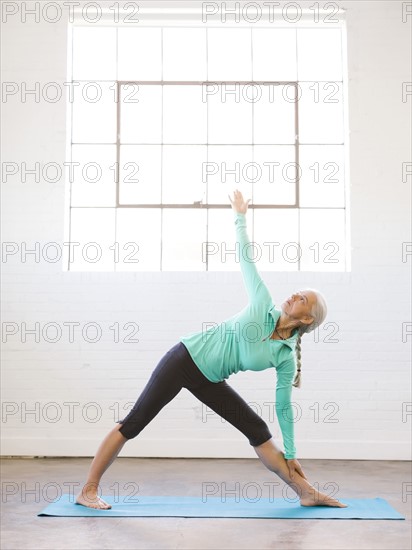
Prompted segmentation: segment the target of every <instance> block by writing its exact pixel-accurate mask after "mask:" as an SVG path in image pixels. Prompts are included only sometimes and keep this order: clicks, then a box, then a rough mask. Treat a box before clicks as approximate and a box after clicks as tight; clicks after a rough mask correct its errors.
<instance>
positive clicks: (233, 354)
mask: <svg viewBox="0 0 412 550" xmlns="http://www.w3.org/2000/svg"><path fill="white" fill-rule="evenodd" d="M232 212H233V213H234V219H235V227H236V240H237V242H238V243H239V245H240V250H239V258H240V268H241V271H242V275H243V280H244V284H245V287H246V291H247V294H248V298H249V300H248V304H247V305H246V306H245V307H244V308H243V309H242V310H241V311H239V312H238V313H236V314H235V315H233V316H232V317H230V318H228V319H226V320H225V321H222V322H221V323H208V324H207V326H205V327H204V329H203V330H202V331H199V332H192V333H190V334H187V335H186V336H183V337H181V338H180V341H181V342H183V344H184V345H185V346H186V348H187V349H188V351H189V354H190V356H191V357H192V359H193V361H194V362H195V364H196V365H197V366H198V367H199V369H200V370H201V372H202V373H203V374H204V375H205V376H206V378H207V379H208V380H210V381H211V382H220V381H222V380H225V379H226V378H228V377H229V376H230V375H231V374H233V373H236V372H238V371H240V370H241V371H246V370H254V371H260V370H266V369H270V368H275V369H276V377H277V382H276V405H275V410H276V416H277V419H278V422H279V426H280V429H281V432H282V436H283V445H284V448H285V458H296V449H295V445H294V423H293V410H292V406H291V395H292V382H293V379H294V376H295V373H296V358H295V345H296V340H297V337H298V334H297V329H296V330H295V331H294V333H293V334H292V335H291V336H290V338H288V339H286V340H273V339H272V340H271V339H270V338H269V336H270V335H271V334H272V332H273V330H274V328H275V326H276V323H277V320H278V319H279V317H280V315H281V308H280V307H278V306H275V305H274V304H273V301H272V298H271V296H270V293H269V290H268V288H267V287H266V285H265V283H264V282H263V280H262V278H261V276H260V275H259V272H258V270H257V268H256V265H255V263H254V262H253V260H249V256H252V257H253V255H254V251H253V247H249V246H248V245H249V243H250V241H249V238H248V234H247V230H246V215H245V214H240V213H238V212H235V211H234V210H233V211H232ZM250 248H251V250H250ZM205 325H206V324H205Z"/></svg>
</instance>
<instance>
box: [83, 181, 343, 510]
mask: <svg viewBox="0 0 412 550" xmlns="http://www.w3.org/2000/svg"><path fill="white" fill-rule="evenodd" d="M229 200H230V202H231V206H232V209H233V212H234V223H235V226H236V237H237V241H238V242H239V243H240V247H241V254H240V267H241V271H242V275H243V279H244V283H245V287H246V290H247V294H248V304H247V306H245V307H244V308H243V309H242V310H241V311H240V312H238V313H237V314H235V315H233V316H232V317H230V318H229V319H226V320H225V321H223V322H222V323H220V324H219V325H218V326H217V327H212V328H209V329H208V330H206V331H201V332H194V333H191V334H188V335H186V336H183V337H182V338H180V340H179V342H178V343H177V344H175V345H174V346H173V347H172V348H171V349H169V351H167V352H166V353H165V355H164V356H163V357H162V358H161V359H160V361H159V363H158V364H157V366H156V368H155V369H154V370H153V372H152V374H151V377H150V379H149V380H148V382H147V384H146V386H145V387H144V389H143V391H142V393H141V394H140V396H139V397H138V399H137V401H136V403H135V405H134V406H133V408H132V409H131V410H130V412H129V413H128V415H127V416H126V417H125V418H124V419H123V420H119V421H118V423H117V425H116V426H115V427H114V428H112V430H111V431H110V432H109V433H108V434H107V435H106V437H105V439H104V440H103V441H102V443H101V445H100V447H99V449H98V451H97V453H96V456H95V457H94V459H93V461H92V464H91V466H90V470H89V473H88V478H87V481H86V483H85V485H84V486H83V488H82V491H81V492H80V493H79V495H78V496H77V498H76V503H77V504H81V505H83V506H87V507H90V508H99V509H109V508H111V506H110V504H108V503H107V502H105V501H104V500H103V499H102V498H100V497H99V495H98V489H99V482H100V479H101V477H102V475H103V474H104V472H105V471H106V470H107V468H108V467H109V466H110V465H111V464H112V462H113V461H114V460H115V458H116V457H117V455H118V454H119V452H120V450H121V449H122V447H123V446H124V444H125V443H126V442H127V441H128V440H129V439H132V438H134V437H136V436H137V435H138V434H139V433H140V432H141V431H142V430H143V429H144V428H145V427H146V426H147V425H148V424H149V422H150V421H151V420H152V419H153V418H154V417H155V416H156V415H157V414H158V413H159V411H160V410H161V409H162V408H163V407H164V406H165V405H166V404H167V403H169V402H170V401H171V400H172V399H173V398H174V397H175V396H176V395H177V394H178V393H179V392H180V390H181V389H182V388H187V389H188V390H189V391H190V392H191V393H192V394H193V395H194V396H195V397H197V398H198V399H199V400H200V401H202V402H203V403H204V404H206V405H207V406H208V407H209V408H211V409H212V410H213V411H215V412H216V413H218V414H219V415H220V416H222V417H223V418H225V419H226V420H227V421H228V422H230V423H231V424H232V425H233V426H234V427H235V428H237V429H238V430H239V431H240V432H242V433H243V435H244V436H245V437H246V438H247V439H248V440H249V443H250V445H252V446H253V448H254V450H255V452H256V454H257V456H258V457H259V458H260V460H261V461H262V463H263V464H264V465H265V466H266V467H267V468H268V469H269V470H270V471H272V472H274V473H275V474H277V475H278V476H279V477H280V478H281V479H282V480H283V481H284V482H285V483H286V484H287V485H289V486H290V487H291V488H292V489H293V490H294V491H295V492H296V493H297V494H298V495H299V499H300V504H301V505H302V506H317V505H325V506H335V507H340V508H343V507H346V504H343V503H341V502H339V501H338V500H336V499H334V498H331V497H330V496H328V495H326V494H324V493H321V492H320V491H318V490H316V489H315V488H314V487H313V486H312V485H311V484H310V483H309V481H308V480H307V478H306V475H305V473H304V472H303V470H302V467H301V465H300V463H299V461H298V460H297V458H296V448H295V445H294V424H293V420H292V419H293V414H292V407H291V392H292V386H293V385H294V386H296V387H300V383H301V381H300V371H301V352H300V341H301V336H302V334H303V333H305V332H311V331H312V330H314V329H315V328H316V327H318V326H319V325H320V324H321V323H323V321H324V319H325V316H326V304H325V301H324V299H323V296H322V295H321V294H320V293H319V292H318V291H316V290H313V289H306V290H302V291H301V292H295V293H294V294H292V296H291V297H290V298H289V299H287V300H285V301H284V302H283V303H282V305H281V306H280V308H277V307H276V306H274V304H273V301H272V299H271V296H270V293H269V291H268V289H267V287H266V285H265V283H264V282H263V280H262V278H261V276H260V275H259V272H258V270H257V268H256V265H255V263H254V262H253V261H250V260H247V258H246V255H245V253H244V249H245V247H247V245H248V244H249V239H248V235H247V231H246V213H247V208H248V204H249V202H250V199H248V200H247V201H246V202H245V201H244V199H243V196H242V193H241V192H240V191H239V190H237V189H236V190H235V191H234V196H233V200H232V198H231V197H230V196H229ZM268 368H274V369H275V370H276V375H277V383H276V414H277V418H278V422H279V425H280V429H281V432H282V437H283V444H284V448H285V452H282V451H281V450H280V449H279V448H278V447H277V445H276V444H275V442H274V441H273V438H272V434H271V433H270V430H269V428H268V426H267V424H266V422H265V421H264V420H263V419H262V418H261V417H259V416H258V415H257V414H256V413H255V411H254V410H253V409H252V408H251V407H250V406H249V405H248V404H247V403H246V401H244V399H243V398H242V397H241V396H240V395H239V394H238V393H237V392H236V391H235V390H234V389H233V388H232V387H231V386H229V385H228V383H227V382H226V379H227V378H228V377H229V376H230V375H231V374H234V373H236V372H238V371H239V370H242V371H245V370H253V371H260V370H265V369H268Z"/></svg>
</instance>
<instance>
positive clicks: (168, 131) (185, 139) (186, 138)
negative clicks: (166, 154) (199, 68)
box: [163, 86, 207, 144]
mask: <svg viewBox="0 0 412 550" xmlns="http://www.w3.org/2000/svg"><path fill="white" fill-rule="evenodd" d="M206 116H207V112H206V103H205V102H203V101H202V87H201V86H164V87H163V142H164V143H198V144H202V143H206V128H207V119H206Z"/></svg>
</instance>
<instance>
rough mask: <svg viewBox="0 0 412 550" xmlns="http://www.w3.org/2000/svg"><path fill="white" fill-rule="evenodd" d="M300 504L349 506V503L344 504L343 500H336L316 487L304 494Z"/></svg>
mask: <svg viewBox="0 0 412 550" xmlns="http://www.w3.org/2000/svg"><path fill="white" fill-rule="evenodd" d="M300 505H301V506H334V507H336V508H347V507H348V505H347V504H343V503H342V502H339V500H336V499H335V498H332V497H330V496H328V495H325V494H324V493H320V492H319V491H316V489H313V490H312V491H311V492H310V493H308V494H306V495H305V496H302V498H301V499H300Z"/></svg>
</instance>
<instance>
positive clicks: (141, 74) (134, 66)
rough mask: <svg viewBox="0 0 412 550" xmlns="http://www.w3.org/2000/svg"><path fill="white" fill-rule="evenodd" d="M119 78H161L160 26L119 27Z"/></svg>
mask: <svg viewBox="0 0 412 550" xmlns="http://www.w3.org/2000/svg"><path fill="white" fill-rule="evenodd" d="M118 33H119V38H118V40H119V46H118V47H119V52H118V64H119V69H118V71H119V73H118V78H119V80H161V79H162V65H161V59H162V51H161V29H160V28H142V27H140V28H137V27H133V28H130V29H125V28H120V27H119V30H118Z"/></svg>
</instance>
